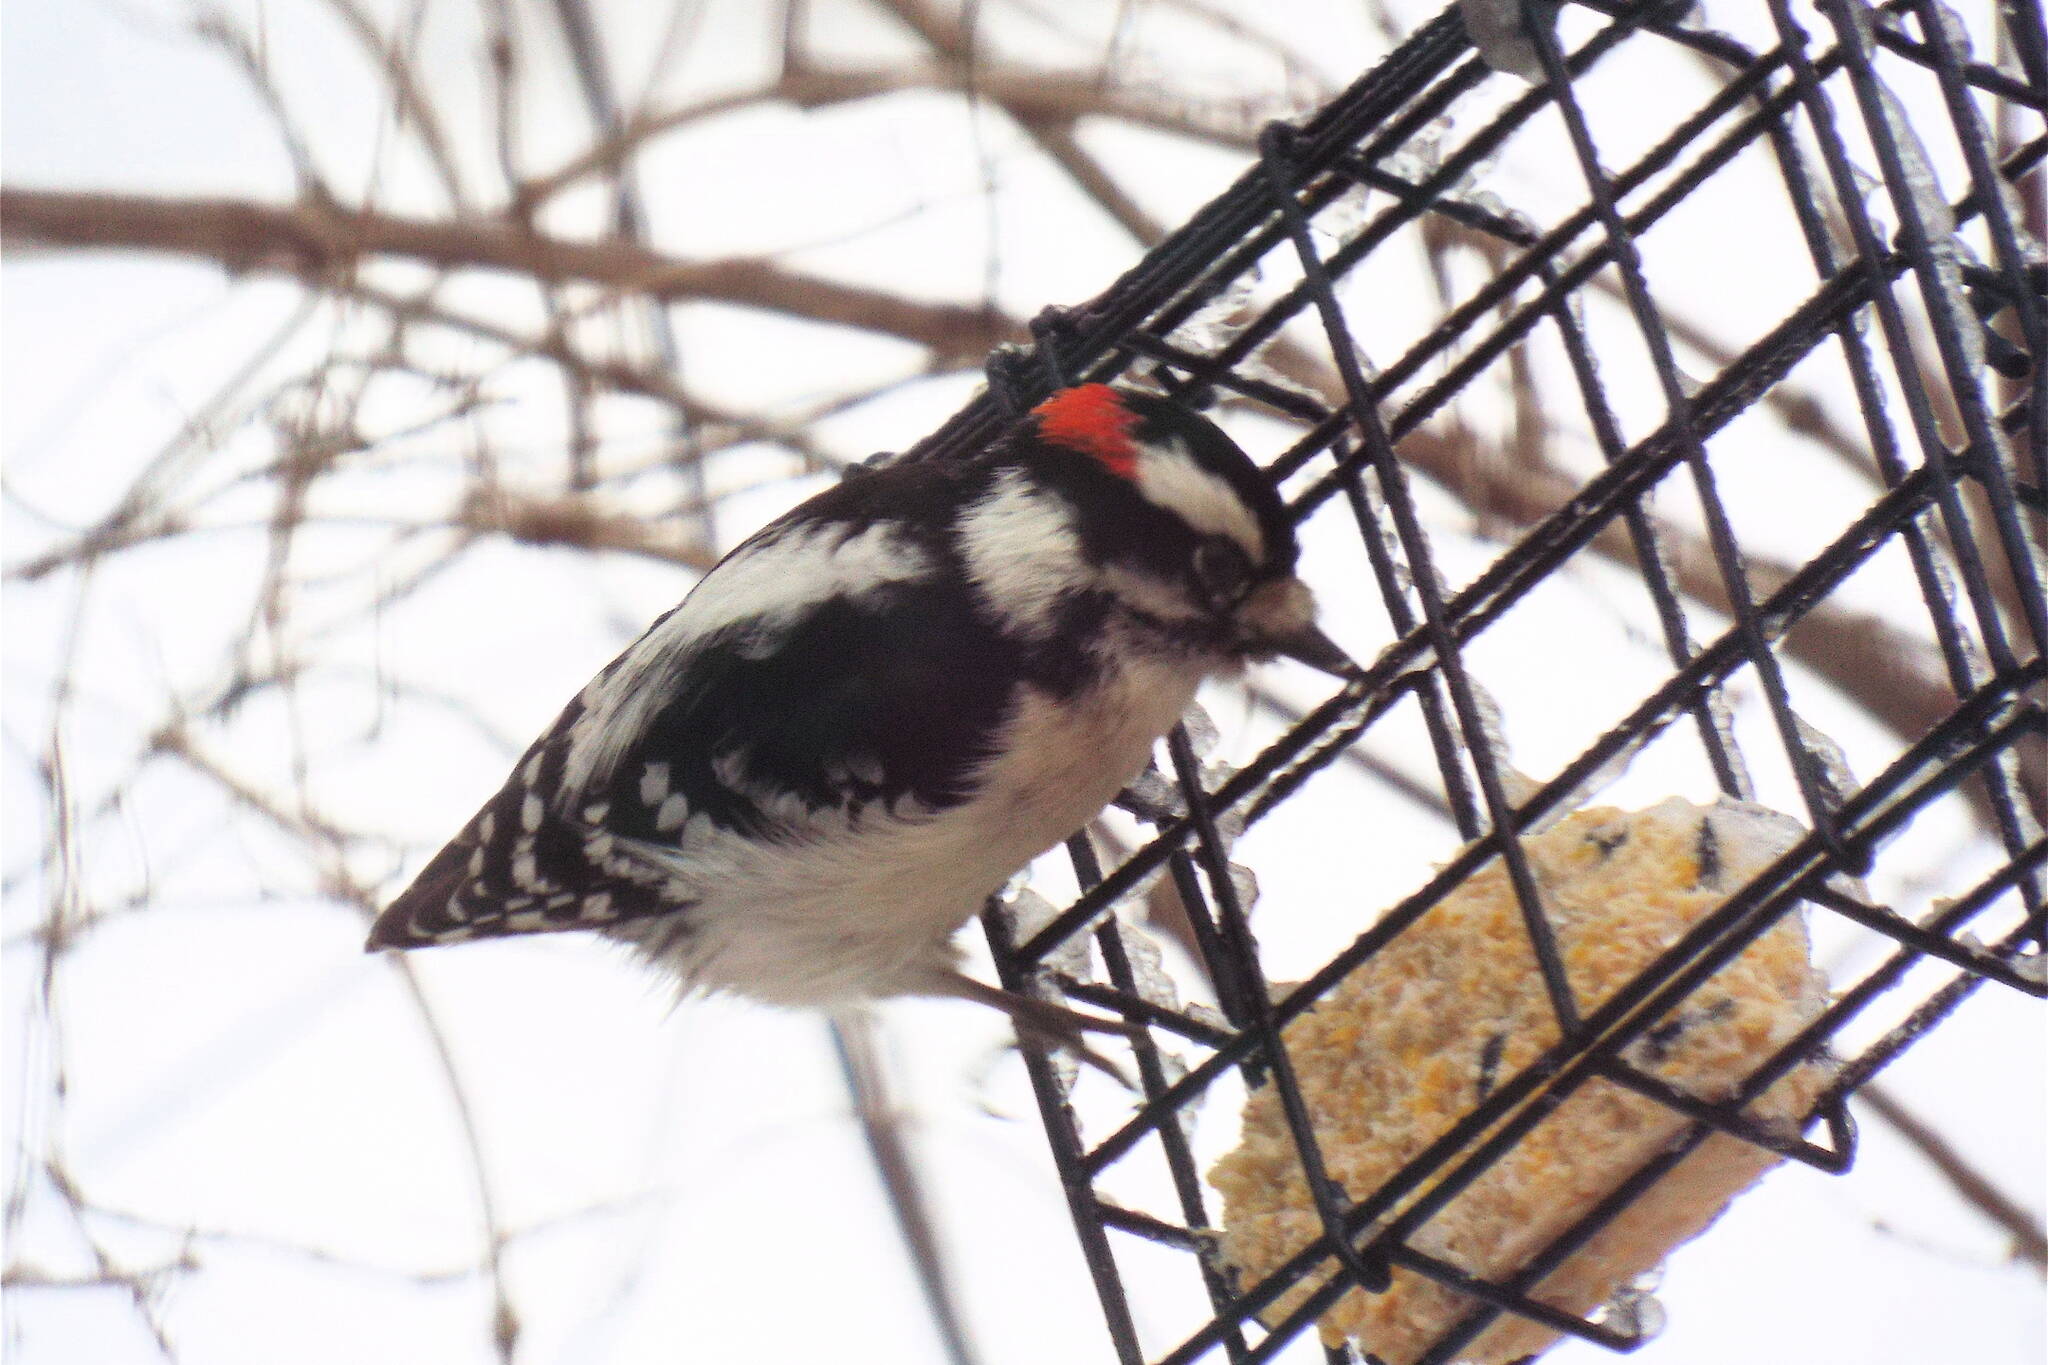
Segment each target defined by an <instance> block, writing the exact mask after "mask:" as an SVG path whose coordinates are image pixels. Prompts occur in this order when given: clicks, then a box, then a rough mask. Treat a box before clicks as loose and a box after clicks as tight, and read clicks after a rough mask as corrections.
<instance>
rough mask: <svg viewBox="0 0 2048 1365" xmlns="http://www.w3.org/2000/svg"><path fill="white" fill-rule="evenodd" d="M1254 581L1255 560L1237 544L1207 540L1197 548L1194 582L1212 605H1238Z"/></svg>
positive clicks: (1231, 541) (1227, 541) (1221, 540)
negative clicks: (1253, 565)
mask: <svg viewBox="0 0 2048 1365" xmlns="http://www.w3.org/2000/svg"><path fill="white" fill-rule="evenodd" d="M1251 581H1252V561H1251V559H1250V557H1249V556H1247V555H1246V554H1245V552H1244V550H1243V548H1242V547H1240V546H1239V545H1238V543H1237V542H1236V541H1234V540H1223V539H1220V538H1219V539H1213V540H1205V541H1203V542H1202V543H1201V544H1200V545H1197V546H1196V547H1195V582H1196V583H1197V584H1198V585H1199V586H1200V587H1201V589H1202V592H1203V594H1204V595H1205V596H1206V597H1207V598H1208V599H1209V603H1210V605H1212V606H1217V607H1227V606H1234V605H1236V603H1237V601H1238V599H1240V598H1242V597H1243V596H1244V593H1245V589H1246V588H1248V587H1250V586H1251Z"/></svg>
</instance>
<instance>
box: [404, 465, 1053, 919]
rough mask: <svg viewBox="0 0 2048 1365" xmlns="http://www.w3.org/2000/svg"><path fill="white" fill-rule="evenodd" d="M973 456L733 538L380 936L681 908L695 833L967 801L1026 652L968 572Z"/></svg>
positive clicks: (868, 480)
mask: <svg viewBox="0 0 2048 1365" xmlns="http://www.w3.org/2000/svg"><path fill="white" fill-rule="evenodd" d="M959 477H960V476H959V475H958V474H957V473H952V472H947V471H942V470H937V469H933V468H930V467H925V466H905V467H902V468H888V469H882V470H877V471H874V472H872V473H868V474H864V475H861V476H859V477H857V478H856V479H853V480H850V481H849V482H847V483H845V484H842V485H840V486H838V487H836V488H834V489H831V490H828V491H827V492H825V493H823V494H820V495H819V496H818V497H817V498H814V499H812V500H811V501H810V502H808V503H806V504H804V505H803V506H802V507H799V508H798V509H796V511H794V512H792V513H791V514H789V515H788V516H787V517H785V518H783V519H782V520H781V521H778V522H777V523H775V524H774V525H772V526H770V527H769V528H768V529H767V530H765V531H763V532H762V533H761V534H760V535H759V536H757V537H755V538H754V539H753V540H751V541H749V542H748V543H747V544H745V545H743V546H741V547H740V548H739V549H738V550H736V551H734V552H733V553H732V554H731V555H730V556H728V557H727V558H726V559H725V560H724V561H722V562H721V563H720V564H719V565H718V566H717V567H716V568H714V569H713V570H712V571H711V572H710V573H709V574H707V575H706V576H705V578H704V579H703V581H702V582H700V583H699V584H698V585H697V587H696V588H695V590H693V591H692V592H691V593H690V595H689V596H688V597H687V598H685V599H684V601H683V602H682V604H681V605H680V606H678V607H676V608H675V609H674V610H673V611H671V612H669V613H668V614H667V615H666V616H664V617H662V618H661V619H660V620H658V621H657V622H655V624H654V625H653V626H652V627H651V628H650V629H649V630H648V631H647V633H646V634H645V635H643V636H642V637H641V638H640V639H639V640H638V641H636V642H635V643H634V644H633V645H632V646H630V647H629V648H628V649H627V650H626V651H625V652H624V653H623V654H621V655H620V656H619V657H618V658H617V659H615V660H614V661H613V662H612V663H611V664H610V665H608V666H607V667H606V668H605V669H604V671H603V672H601V673H600V674H598V676H597V677H596V678H595V679H593V680H592V681H591V683H590V685H589V686H587V687H585V688H584V689H583V691H582V692H581V693H580V694H578V696H577V697H576V699H575V700H573V701H571V702H570V703H569V705H568V706H567V707H566V708H565V709H564V710H563V712H562V714H561V716H560V717H559V718H558V719H557V720H556V721H555V724H554V725H553V727H552V728H551V729H549V730H548V732H547V733H546V734H544V735H542V736H541V737H540V738H539V739H538V740H536V741H535V742H534V744H533V746H532V748H530V749H529V750H527V752H526V754H525V756H524V757H523V758H522V759H521V760H520V762H519V764H518V765H517V766H516V767H515V768H514V770H513V772H512V775H511V777H510V778H509V779H508V780H507V781H506V783H505V786H504V787H503V788H502V789H501V790H500V791H499V792H498V793H497V795H495V796H493V797H492V798H491V799H490V800H489V801H487V802H486V803H485V804H484V806H483V808H482V809H481V810H479V811H478V812H477V814H476V815H475V817H474V818H472V819H471V820H470V821H469V823H468V824H467V825H466V826H464V828H463V829H462V831H461V833H459V834H457V835H456V836H455V838H454V839H452V840H451V841H450V842H449V843H448V845H447V847H445V848H443V849H442V850H441V851H440V853H439V854H437V855H436V856H435V857H434V858H433V860H432V861H431V862H429V863H428V865H427V867H426V869H425V870H424V871H423V872H421V874H420V875H419V877H418V879H417V880H416V881H414V883H413V884H412V886H411V887H410V888H409V889H408V890H407V891H406V892H405V893H404V894H403V895H401V896H399V897H398V899H397V900H395V901H394V902H392V904H391V905H390V907H389V908H387V909H386V910H385V911H384V913H383V914H382V915H381V916H379V917H378V919H377V922H376V925H375V926H374V927H373V929H372V930H371V934H370V940H369V946H370V947H372V948H405V947H415V946H421V945H426V944H433V943H449V942H460V941H462V940H465V939H471V938H478V937H488V936H494V935H501V934H512V933H530V932H539V931H547V930H556V929H591V928H603V927H605V926H607V925H610V924H614V923H618V922H620V921H624V920H632V919H640V918H645V917H648V916H653V915H662V914H668V913H675V912H683V911H687V910H688V909H689V907H690V906H691V905H692V904H694V903H695V902H696V900H697V899H698V898H699V896H700V895H701V894H703V888H702V887H701V886H699V885H697V884H696V883H695V882H694V881H693V878H692V875H691V854H692V850H693V848H694V847H702V846H705V845H707V844H708V843H711V842H714V841H718V840H730V839H732V838H735V837H738V838H744V839H748V840H754V841H763V842H775V841H787V842H790V843H792V844H794V843H798V842H801V841H804V840H807V839H814V838H817V837H819V836H821V835H824V836H829V835H831V834H834V833H837V832H839V831H842V830H844V829H846V828H848V827H849V826H855V825H858V824H860V822H862V821H869V820H890V819H905V818H922V817H923V816H926V815H929V814H930V813H934V812H937V811H941V810H944V809H946V808H947V807H949V806H952V805H956V804H958V803H960V802H961V801H964V800H966V799H967V798H968V797H969V796H970V795H971V794H972V791H971V788H972V785H973V781H974V778H975V775H976V773H977V772H978V771H979V769H980V767H981V766H982V764H983V762H984V760H985V758H986V757H987V752H986V746H987V744H988V741H989V738H990V736H991V735H992V734H993V733H994V732H995V731H997V730H998V729H999V728H1000V726H1001V723H1002V720H1003V717H1004V715H1005V714H1006V712H1007V709H1008V707H1009V706H1010V704H1011V700H1012V698H1011V695H1010V680H1011V679H1013V678H1014V677H1015V676H1016V674H1017V671H1018V664H1017V661H1016V660H1015V659H1014V658H1012V657H1011V651H1012V649H1013V646H1012V645H1011V644H1009V643H1008V642H1007V641H1006V640H1005V638H1004V636H1003V635H1002V633H1001V632H999V631H998V630H996V629H994V628H992V627H991V626H990V625H989V624H988V623H987V622H986V621H985V620H984V619H983V618H982V616H981V614H980V613H979V612H978V611H977V609H976V607H975V605H974V602H973V599H972V597H971V595H970V594H968V593H966V592H964V591H963V590H962V587H961V577H960V570H959V566H958V564H957V563H956V562H955V559H954V556H955V555H956V550H955V549H954V547H953V546H952V545H951V544H950V541H949V540H948V538H947V528H948V527H949V526H950V524H951V523H950V521H949V520H948V519H947V518H946V517H944V516H943V515H942V512H943V510H944V509H945V507H946V506H948V505H954V506H957V502H955V501H954V500H955V499H956V498H957V496H958V489H957V488H956V487H954V486H953V481H955V480H957V479H958V478H959ZM927 484H929V485H931V487H928V488H927V487H925V486H924V485H927ZM919 507H928V508H930V509H931V511H930V514H929V515H928V516H926V517H924V518H922V519H920V518H918V517H916V516H911V517H906V516H905V515H904V509H905V508H911V509H916V508H919ZM881 508H887V509H888V512H889V515H888V516H887V517H886V518H884V517H883V516H881V515H880V514H879V509H881Z"/></svg>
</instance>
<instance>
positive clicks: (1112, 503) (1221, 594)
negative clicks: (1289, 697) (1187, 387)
mask: <svg viewBox="0 0 2048 1365" xmlns="http://www.w3.org/2000/svg"><path fill="white" fill-rule="evenodd" d="M1031 417H1032V424H1033V425H1032V427H1031V429H1030V430H1029V432H1028V433H1027V439H1028V440H1029V441H1030V443H1031V445H1032V446H1034V447H1035V448H1036V449H1037V450H1038V451H1040V452H1042V454H1043V456H1044V457H1045V458H1046V459H1047V460H1048V461H1049V463H1050V465H1051V469H1050V470H1049V471H1048V472H1049V475H1050V477H1052V478H1053V479H1054V480H1055V481H1056V482H1057V483H1058V484H1059V485H1060V486H1061V487H1062V489H1063V491H1065V492H1066V493H1067V495H1068V497H1069V498H1070V499H1071V500H1072V502H1073V504H1074V509H1075V511H1074V527H1075V531H1076V533H1077V535H1078V537H1079V540H1080V546H1081V553H1082V555H1083V557H1084V559H1085V560H1086V561H1087V562H1088V563H1089V564H1090V565H1091V566H1092V567H1093V568H1094V569H1095V571H1096V574H1097V579H1098V582H1099V583H1100V584H1101V585H1102V587H1103V588H1104V589H1105V590H1106V591H1107V592H1108V594H1109V596H1110V597H1111V599H1113V600H1114V602H1115V603H1116V605H1117V606H1118V607H1119V608H1120V609H1121V611H1122V612H1123V613H1124V614H1125V615H1126V617H1127V618H1128V619H1129V620H1131V621H1133V622H1135V623H1137V624H1138V625H1139V626H1140V627H1141V628H1142V629H1145V630H1147V631H1150V632H1152V633H1154V634H1156V635H1158V636H1159V637H1161V638H1162V639H1165V640H1169V641H1173V642H1177V643H1180V644H1183V645H1190V646H1192V647H1194V648H1197V649H1199V650H1201V651H1203V652H1205V653H1207V654H1209V655H1211V656H1213V657H1214V659H1215V661H1216V663H1217V664H1218V665H1219V666H1224V667H1227V666H1229V665H1232V664H1235V663H1241V662H1243V661H1246V660H1250V659H1266V658H1271V657H1273V656H1275V655H1283V656H1285V657H1287V658H1291V659H1297V660H1299V661H1301V662H1302V663H1305V664H1308V665H1310V666H1312V667H1314V668H1318V669H1321V670H1323V671H1324V672H1326V673H1331V674H1334V675H1336V676H1338V677H1342V678H1350V677H1354V676H1356V675H1357V673H1358V666H1357V665H1356V664H1354V663H1353V662H1352V661H1351V659H1350V658H1349V657H1348V656H1347V655H1346V654H1345V653H1344V651H1343V650H1341V649H1339V648H1338V647H1337V645H1336V644H1335V643H1334V642H1332V641H1331V640H1330V638H1329V637H1328V636H1327V635H1325V634H1323V632H1322V630H1321V629H1320V628H1319V627H1318V626H1317V625H1316V602H1315V595H1314V594H1313V593H1312V592H1310V591H1309V587H1308V585H1307V584H1306V583H1304V582H1302V581H1301V579H1300V578H1298V577H1296V576H1295V562H1296V560H1297V558H1298V557H1299V547H1298V546H1297V545H1296V543H1295V538H1294V524H1293V522H1292V521H1291V520H1290V518H1289V517H1288V515H1287V511H1286V509H1285V507H1283V506H1282V504H1281V502H1280V498H1279V495H1278V494H1276V493H1275V492H1274V491H1273V486H1272V484H1271V483H1270V482H1269V481H1268V480H1267V478H1266V476H1265V475H1264V474H1263V473H1262V472H1261V471H1260V469H1259V467H1258V466H1257V465H1255V464H1254V463H1252V460H1251V457H1250V456H1248V455H1246V454H1245V453H1244V451H1242V450H1241V449H1239V448H1238V446H1237V443H1236V442H1234V441H1232V440H1231V439H1230V437H1228V436H1226V435H1224V433H1223V431H1222V429H1221V428H1220V427H1218V426H1217V425H1216V424H1215V423H1214V422H1211V421H1209V420H1208V419H1207V418H1205V417H1202V416H1200V415H1198V414H1196V413H1194V412H1192V411H1190V410H1189V409H1187V408H1185V407H1182V406H1181V405H1180V404H1178V403H1175V402H1172V401H1171V400H1169V399H1165V398H1160V397H1155V396H1153V395H1150V394H1143V393H1136V392H1133V391H1131V390H1128V389H1122V388H1112V387H1111V386H1110V385H1107V384H1082V385H1079V386H1077V387H1075V388H1070V389H1062V390H1060V391H1059V392H1058V393H1056V394H1054V395H1053V396H1052V397H1050V398H1048V399H1046V400H1045V401H1044V402H1043V403H1040V404H1039V405H1038V406H1037V407H1036V408H1034V409H1033V410H1032V414H1031ZM1077 456H1078V457H1080V458H1078V459H1077V458H1076V457H1077Z"/></svg>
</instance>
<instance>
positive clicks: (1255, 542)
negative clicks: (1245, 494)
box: [1137, 440, 1266, 564]
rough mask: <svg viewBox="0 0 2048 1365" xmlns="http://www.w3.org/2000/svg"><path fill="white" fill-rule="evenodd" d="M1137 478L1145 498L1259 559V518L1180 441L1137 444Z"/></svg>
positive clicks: (1262, 545)
mask: <svg viewBox="0 0 2048 1365" xmlns="http://www.w3.org/2000/svg"><path fill="white" fill-rule="evenodd" d="M1137 484H1138V491H1139V492H1140V493H1143V494H1144V495H1145V497H1146V498H1147V499H1148V500H1149V501H1151V502H1153V503H1155V504H1156V505H1158V506H1160V507H1164V508H1165V509H1166V510H1167V511H1169V512H1172V513H1174V514H1176V515H1177V516H1179V517H1180V519H1181V520H1182V521H1185V522H1186V523H1187V524H1188V525H1190V526H1192V527H1194V528H1195V529H1196V530H1197V531H1201V532H1203V533H1205V534H1208V535H1216V536H1229V537H1230V538H1231V539H1232V540H1234V541H1236V542H1237V543H1238V544H1239V545H1241V546H1243V547H1244V552H1245V554H1246V555H1248V556H1250V558H1251V561H1252V563H1254V564H1258V563H1262V562H1263V561H1264V560H1265V558H1266V536H1265V533H1264V532H1263V531H1261V530H1260V529H1259V519H1258V518H1257V517H1255V516H1253V515H1252V510H1251V509H1250V508H1249V507H1246V506H1245V505H1244V499H1243V498H1241V497H1239V496H1238V495H1237V490H1236V489H1234V488H1232V487H1231V486H1230V485H1229V484H1228V483H1226V482H1225V481H1224V480H1222V479H1219V478H1217V477H1216V476H1215V475H1214V474H1211V473H1210V472H1209V471H1208V470H1206V469H1204V468H1202V467H1201V466H1200V465H1198V464H1196V463H1195V461H1194V457H1193V456H1192V455H1190V454H1189V453H1188V448H1187V446H1186V445H1185V444H1184V443H1182V442H1181V441H1179V440H1174V441H1170V442H1168V443H1167V444H1165V445H1141V446H1139V447H1138V472H1137Z"/></svg>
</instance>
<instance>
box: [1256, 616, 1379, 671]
mask: <svg viewBox="0 0 2048 1365" xmlns="http://www.w3.org/2000/svg"><path fill="white" fill-rule="evenodd" d="M1267 647H1268V648H1269V649H1271V650H1272V651H1273V652H1274V653H1275V654H1279V655H1282V656H1284V657H1286V658H1289V659H1293V660H1294V661H1295V662H1296V663H1304V664H1307V665H1308V666H1309V667H1310V668H1314V669H1320V670H1321V671H1322V672H1325V673H1327V674H1329V675H1330V676H1331V677H1333V678H1342V679H1343V680H1344V681H1346V682H1351V681H1353V680H1354V679H1357V678H1362V677H1364V676H1365V670H1364V669H1362V668H1360V667H1359V666H1358V665H1357V664H1355V663H1353V662H1352V661H1351V656H1350V655H1349V654H1346V653H1345V652H1344V651H1343V650H1342V649H1339V648H1338V647H1337V642H1336V641H1335V640H1332V639H1331V638H1330V637H1329V636H1327V635H1325V634H1323V632H1322V628H1321V627H1320V626H1318V625H1316V624H1315V622H1313V621H1311V622H1309V624H1308V625H1306V626H1304V627H1303V628H1302V629H1300V630H1297V631H1295V632H1293V633H1292V634H1290V635H1288V636H1287V637H1286V638H1285V639H1279V640H1271V641H1268V642H1267Z"/></svg>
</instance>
